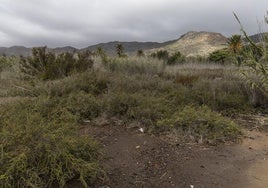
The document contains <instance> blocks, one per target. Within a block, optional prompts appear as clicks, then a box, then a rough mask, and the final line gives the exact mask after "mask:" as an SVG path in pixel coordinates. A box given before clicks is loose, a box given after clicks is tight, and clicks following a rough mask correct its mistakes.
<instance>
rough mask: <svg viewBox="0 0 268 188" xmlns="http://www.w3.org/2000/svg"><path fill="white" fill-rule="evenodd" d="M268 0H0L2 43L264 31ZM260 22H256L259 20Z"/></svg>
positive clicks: (72, 42)
mask: <svg viewBox="0 0 268 188" xmlns="http://www.w3.org/2000/svg"><path fill="white" fill-rule="evenodd" d="M267 10H268V0H0V46H12V45H24V46H28V47H32V46H41V45H47V46H49V47H55V46H66V45H71V46H75V47H79V48H80V47H86V46H88V45H92V44H96V43H100V42H108V41H156V42H163V41H167V40H172V39H177V38H179V37H180V36H181V35H182V34H184V33H185V32H187V31H213V32H220V33H222V34H224V35H225V36H230V35H231V34H236V33H239V25H238V23H237V22H236V20H235V18H234V16H233V14H232V12H233V11H234V12H236V13H237V15H238V16H239V17H240V19H241V21H242V23H243V25H244V28H245V29H246V30H247V31H248V33H250V34H252V33H256V32H258V25H261V26H262V31H267V27H266V26H265V24H264V23H263V18H264V15H265V13H266V11H267ZM258 22H260V24H258Z"/></svg>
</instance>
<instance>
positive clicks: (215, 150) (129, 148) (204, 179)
mask: <svg viewBox="0 0 268 188" xmlns="http://www.w3.org/2000/svg"><path fill="white" fill-rule="evenodd" d="M83 131H84V132H85V133H86V134H90V135H93V136H94V137H95V138H96V139H97V140H99V141H100V143H101V144H102V146H103V150H104V152H105V156H106V158H105V159H103V164H104V168H105V169H106V172H107V178H108V180H107V182H106V184H105V185H99V186H97V187H102V188H105V187H106V188H107V187H110V188H114V187H116V188H121V187H122V188H125V187H137V188H138V187H139V188H140V187H145V188H147V187H148V188H150V187H152V188H154V187H159V188H160V187H161V188H165V187H166V188H169V187H183V188H184V187H194V188H207V187H208V188H210V187H211V188H212V187H213V188H215V187H230V188H232V187H233V188H237V187H243V188H266V187H268V134H267V133H260V132H258V131H248V130H247V131H246V132H245V138H244V140H243V142H242V143H241V144H233V145H224V146H218V147H212V146H207V147H205V146H201V145H196V144H181V145H180V144H176V145H174V144H169V143H168V142H167V141H165V140H164V139H163V138H158V137H155V136H151V135H148V134H146V133H141V132H140V131H139V130H138V128H132V129H128V128H122V126H112V125H105V126H85V127H84V128H83Z"/></svg>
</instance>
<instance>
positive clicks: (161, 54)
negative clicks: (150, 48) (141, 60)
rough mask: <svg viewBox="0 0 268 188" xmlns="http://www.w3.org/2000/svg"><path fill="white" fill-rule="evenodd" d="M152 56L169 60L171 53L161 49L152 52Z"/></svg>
mask: <svg viewBox="0 0 268 188" xmlns="http://www.w3.org/2000/svg"><path fill="white" fill-rule="evenodd" d="M151 57H154V58H157V59H162V60H165V61H167V60H168V57H169V53H168V51H166V50H159V51H157V52H154V53H152V54H151Z"/></svg>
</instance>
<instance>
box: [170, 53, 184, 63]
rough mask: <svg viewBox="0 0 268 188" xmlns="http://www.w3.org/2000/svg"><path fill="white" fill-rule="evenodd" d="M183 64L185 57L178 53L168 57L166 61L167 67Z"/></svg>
mask: <svg viewBox="0 0 268 188" xmlns="http://www.w3.org/2000/svg"><path fill="white" fill-rule="evenodd" d="M183 62H185V57H184V56H183V55H182V54H181V53H180V52H176V53H174V54H173V55H171V56H170V57H168V60H167V64H168V65H174V64H177V63H183Z"/></svg>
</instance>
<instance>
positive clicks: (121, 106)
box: [105, 93, 138, 116]
mask: <svg viewBox="0 0 268 188" xmlns="http://www.w3.org/2000/svg"><path fill="white" fill-rule="evenodd" d="M107 97H108V98H107V99H106V100H105V103H106V104H105V105H106V110H107V112H108V114H110V115H111V116H124V115H126V114H127V113H128V111H129V109H130V108H133V107H134V106H136V105H137V103H138V102H137V100H136V98H135V97H133V96H132V95H128V94H126V93H113V94H110V96H107Z"/></svg>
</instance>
